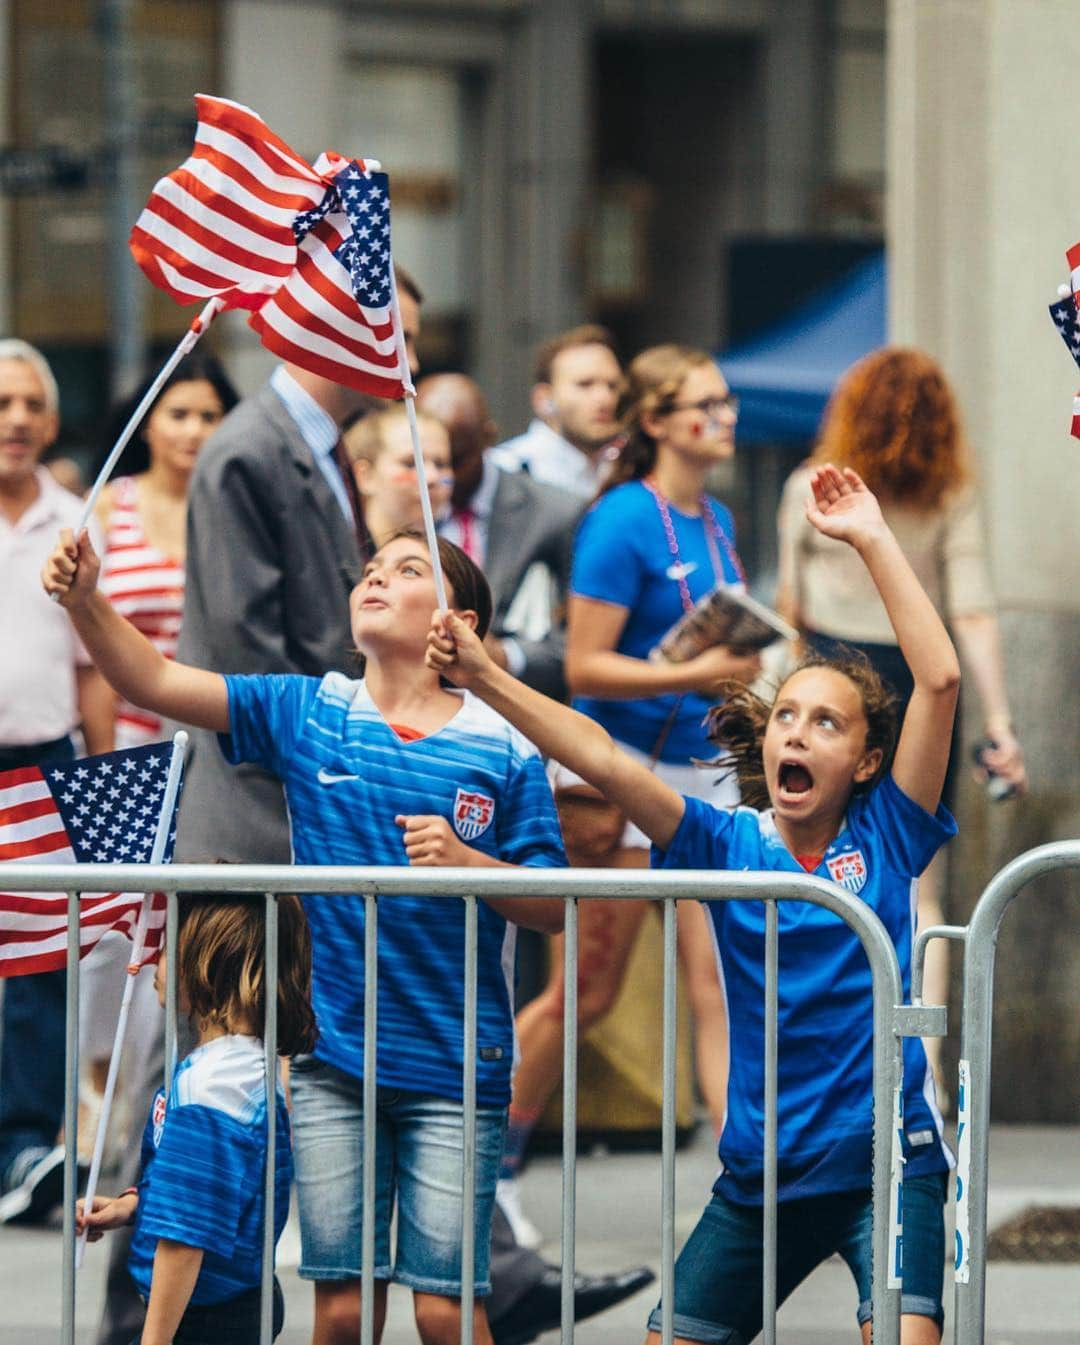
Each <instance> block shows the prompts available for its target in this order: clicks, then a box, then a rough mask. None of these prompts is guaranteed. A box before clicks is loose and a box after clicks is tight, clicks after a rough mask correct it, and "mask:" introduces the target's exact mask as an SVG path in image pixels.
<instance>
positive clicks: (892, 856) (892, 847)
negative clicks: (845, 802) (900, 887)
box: [852, 774, 956, 878]
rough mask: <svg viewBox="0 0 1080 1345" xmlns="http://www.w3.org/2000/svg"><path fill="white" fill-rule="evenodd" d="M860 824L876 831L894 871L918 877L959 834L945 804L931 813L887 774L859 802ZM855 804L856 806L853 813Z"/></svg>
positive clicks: (880, 850) (877, 842)
mask: <svg viewBox="0 0 1080 1345" xmlns="http://www.w3.org/2000/svg"><path fill="white" fill-rule="evenodd" d="M859 806H860V810H861V816H860V822H861V825H862V826H863V827H868V828H872V829H873V830H874V831H875V832H876V836H875V842H876V847H878V853H879V854H880V855H882V857H883V858H885V859H886V861H887V862H888V863H889V865H890V867H891V868H892V869H893V871H894V872H896V873H900V874H906V875H908V876H909V877H912V878H917V877H918V876H919V874H920V873H922V872H923V870H924V869H925V868H926V866H927V865H928V864H929V863H930V861H931V860H932V859H933V857H934V856H935V855H936V854H937V852H938V851H939V850H940V849H941V847H942V846H943V845H944V844H945V843H946V841H949V840H951V839H952V837H953V836H955V835H956V822H955V821H954V819H953V816H952V814H951V813H950V812H949V810H948V809H947V808H946V807H945V805H944V804H942V803H939V804H938V806H937V810H936V811H935V812H934V813H932V814H931V813H928V812H927V811H926V809H925V808H923V807H921V806H920V805H919V804H918V803H916V802H915V800H914V799H910V798H908V796H907V795H906V794H905V793H904V791H903V790H902V789H901V788H900V786H899V785H898V784H897V783H896V781H895V780H894V779H893V777H892V775H891V774H890V775H886V776H885V777H884V779H883V780H882V781H881V783H880V784H879V785H877V787H876V788H874V789H872V790H871V791H870V793H869V794H867V795H865V796H863V797H862V798H860V800H859ZM854 811H855V805H854V804H853V805H852V812H854Z"/></svg>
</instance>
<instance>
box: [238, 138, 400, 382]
mask: <svg viewBox="0 0 1080 1345" xmlns="http://www.w3.org/2000/svg"><path fill="white" fill-rule="evenodd" d="M328 160H329V156H325V157H324V159H322V160H320V164H322V163H324V162H327V161H328ZM337 163H338V168H337V171H336V172H335V173H334V174H333V188H332V190H331V191H329V192H327V195H326V199H325V200H324V201H323V203H322V204H321V206H320V207H319V208H318V209H316V210H312V211H308V212H306V213H304V214H300V215H297V217H296V222H295V226H294V228H295V233H296V239H297V243H298V245H299V257H298V260H297V264H296V267H295V268H294V270H293V271H292V273H291V275H290V276H289V278H288V279H287V280H286V281H285V283H284V285H282V287H281V288H280V289H279V290H278V292H277V293H276V294H275V295H274V297H273V298H271V299H268V300H267V302H266V303H265V304H263V306H262V307H261V308H260V309H259V311H258V312H257V313H253V314H252V316H251V319H250V322H251V326H252V327H254V329H255V330H256V331H257V332H258V333H259V337H260V339H261V341H262V343H263V345H264V346H266V347H267V349H268V350H272V351H273V352H274V353H275V354H277V355H280V356H281V357H282V359H286V360H291V361H292V363H294V364H299V365H301V366H302V367H303V368H305V369H310V370H311V371H312V372H313V373H317V374H322V375H323V377H324V378H329V379H332V380H333V381H334V382H335V383H343V384H345V386H346V387H352V388H356V389H358V390H359V391H360V392H368V393H371V394H372V395H373V396H376V397H392V398H401V397H403V396H404V395H405V383H404V380H403V377H402V372H401V359H400V352H399V349H398V345H397V341H396V337H395V333H394V323H393V316H392V315H393V309H392V304H391V299H392V296H393V274H392V269H391V268H392V262H391V254H390V182H389V179H388V178H387V176H386V174H385V173H374V172H368V171H366V170H365V169H364V168H363V167H362V166H361V165H360V164H358V163H356V162H355V161H353V160H338V161H337ZM406 377H407V373H406Z"/></svg>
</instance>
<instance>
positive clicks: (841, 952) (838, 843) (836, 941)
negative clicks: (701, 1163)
mask: <svg viewBox="0 0 1080 1345" xmlns="http://www.w3.org/2000/svg"><path fill="white" fill-rule="evenodd" d="M685 802H686V813H685V816H684V817H683V820H682V823H681V824H680V826H679V829H678V831H677V832H676V834H675V836H674V838H673V839H672V842H671V845H670V847H669V848H668V849H667V850H666V851H660V850H657V849H655V848H654V850H653V855H652V863H653V866H654V867H656V868H676V869H741V870H745V871H757V870H765V871H770V870H771V871H773V872H787V873H802V872H804V870H803V868H802V866H801V865H800V864H799V862H798V861H797V860H796V859H795V858H794V857H793V856H792V855H791V853H790V852H789V851H788V849H787V847H786V846H785V844H784V842H783V841H782V840H781V838H780V835H779V833H778V832H777V830H776V825H775V822H774V820H773V815H772V812H771V811H769V812H764V813H758V812H756V811H754V810H753V809H751V808H735V809H730V810H728V809H719V808H714V807H712V806H711V805H710V804H708V803H703V802H701V801H700V800H699V799H692V798H687V799H686V800H685ZM955 834H956V823H955V822H954V821H953V819H952V817H951V816H950V815H949V813H948V812H947V810H946V809H945V808H944V807H941V806H939V807H938V810H937V813H936V815H935V816H933V817H931V816H930V814H929V813H927V812H926V811H925V810H924V809H923V808H920V807H919V805H918V804H916V803H915V802H913V801H912V800H911V799H909V798H908V797H907V795H906V794H904V793H903V792H902V790H901V789H900V788H899V786H898V785H897V784H896V782H895V781H894V780H893V779H892V777H891V776H887V777H886V778H885V779H884V780H882V781H881V783H880V784H878V785H877V786H876V787H875V788H874V789H873V790H871V791H870V792H869V793H868V794H865V795H855V796H853V797H852V799H851V802H850V804H849V805H848V812H847V817H846V818H845V820H844V824H843V827H842V829H841V831H840V834H839V835H838V836H837V837H836V839H835V840H834V841H833V842H832V844H831V845H830V846H829V848H828V849H827V850H826V852H825V854H824V856H823V858H822V862H821V864H820V865H819V866H818V868H817V869H816V870H815V874H816V875H817V876H818V877H820V878H828V879H831V880H832V881H833V882H837V883H840V884H841V885H842V886H844V887H847V888H848V889H849V890H850V891H852V892H856V893H857V894H858V896H859V898H860V899H861V900H862V901H864V902H866V904H867V905H868V906H870V907H871V908H872V909H873V910H874V911H875V912H876V914H877V915H878V916H879V917H880V918H881V920H882V922H883V924H884V925H885V927H886V929H887V930H888V931H889V935H890V936H891V938H892V941H893V943H894V945H895V947H896V954H897V959H898V961H899V964H900V970H901V973H902V976H903V983H904V995H905V997H906V996H907V994H908V991H909V986H910V977H911V945H912V935H913V931H914V925H915V895H916V879H917V876H918V874H920V873H922V871H923V870H924V869H925V868H926V866H927V864H929V862H930V860H931V859H932V858H933V856H934V854H935V853H936V851H937V850H938V848H939V847H940V846H941V845H942V844H944V842H945V841H947V840H948V839H949V838H950V837H952V836H954V835H955ZM708 911H709V914H710V917H711V920H712V925H713V930H714V932H715V938H716V949H717V958H718V962H719V967H720V975H721V980H722V983H723V985H724V987H725V993H726V996H727V1003H728V1016H729V1023H730V1034H731V1075H730V1081H729V1084H728V1114H727V1120H726V1123H725V1125H724V1129H723V1132H722V1134H721V1136H720V1144H719V1151H720V1160H721V1165H722V1166H721V1170H720V1175H719V1177H718V1178H717V1181H716V1186H715V1189H716V1190H717V1191H720V1192H722V1193H723V1194H724V1195H725V1196H727V1197H728V1198H729V1199H731V1200H734V1201H738V1202H741V1203H743V1204H760V1203H761V1199H762V1170H763V1149H762V1145H763V1137H764V1069H763V1063H764V1042H765V970H764V946H765V909H764V906H763V905H762V904H761V903H760V902H743V901H738V902H736V901H717V902H710V903H708ZM777 912H778V924H779V953H778V957H779V1029H778V1047H779V1059H778V1064H777V1093H778V1098H779V1102H778V1116H777V1132H778V1135H777V1140H778V1191H779V1196H780V1199H781V1200H794V1199H798V1198H801V1197H804V1196H816V1195H823V1194H826V1193H829V1192H833V1191H845V1190H857V1189H861V1188H863V1187H868V1186H869V1185H870V1181H871V1154H872V1140H873V1119H872V1118H873V1105H872V1103H873V994H872V983H871V975H870V964H869V962H868V960H867V957H866V954H865V952H864V951H863V947H862V944H861V943H860V941H859V939H858V936H857V935H856V934H855V933H854V931H852V930H851V929H850V928H849V926H848V925H846V924H845V923H844V921H843V920H841V919H840V917H839V916H838V915H834V914H833V913H832V912H830V911H827V910H826V909H825V908H824V907H821V906H816V905H813V904H811V903H810V902H801V901H798V902H796V901H783V902H779V903H778V904H777ZM903 1152H904V1158H905V1165H904V1173H905V1175H907V1176H917V1175H920V1174H922V1173H927V1172H944V1171H946V1170H947V1169H948V1168H949V1167H951V1166H952V1155H951V1154H950V1153H949V1151H948V1149H947V1148H946V1146H945V1143H944V1140H943V1139H942V1118H941V1114H940V1112H939V1111H938V1108H937V1104H936V1102H935V1100H934V1089H933V1078H932V1075H931V1072H930V1069H929V1067H928V1065H927V1062H926V1053H925V1051H924V1050H923V1045H922V1042H921V1041H920V1040H919V1039H918V1038H917V1037H908V1038H906V1039H905V1041H904V1138H903Z"/></svg>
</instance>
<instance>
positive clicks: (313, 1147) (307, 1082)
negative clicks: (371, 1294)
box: [290, 1056, 506, 1298]
mask: <svg viewBox="0 0 1080 1345" xmlns="http://www.w3.org/2000/svg"><path fill="white" fill-rule="evenodd" d="M290 1087H291V1091H292V1103H293V1108H292V1142H293V1161H294V1163H295V1167H296V1191H297V1196H298V1204H299V1212H300V1248H301V1256H300V1275H301V1276H302V1277H303V1278H304V1279H308V1280H351V1279H358V1278H359V1276H360V1239H361V1228H362V1215H363V1121H364V1117H363V1094H362V1089H363V1084H362V1082H361V1080H359V1079H355V1078H353V1077H352V1076H351V1075H349V1074H344V1073H343V1072H342V1071H341V1070H339V1069H335V1068H334V1066H333V1065H328V1064H327V1063H326V1062H325V1061H322V1060H317V1059H315V1057H314V1056H299V1057H297V1058H296V1059H295V1060H294V1061H293V1063H292V1070H291V1073H290ZM505 1129H506V1110H505V1108H502V1107H477V1109H476V1241H475V1258H474V1262H473V1275H474V1284H475V1286H476V1289H475V1292H476V1295H477V1297H478V1298H479V1297H482V1296H484V1295H487V1294H489V1293H490V1292H491V1284H490V1281H489V1279H488V1258H489V1251H490V1247H489V1244H490V1241H491V1214H492V1209H493V1206H494V1203H495V1178H496V1176H497V1174H498V1170H499V1162H500V1160H501V1158H502V1148H503V1137H504V1133H505ZM463 1138H464V1108H463V1106H462V1104H461V1103H460V1102H456V1101H453V1100H451V1099H449V1098H441V1097H431V1096H430V1095H428V1094H424V1093H413V1092H406V1091H404V1090H403V1089H396V1088H379V1089H378V1090H377V1092H376V1104H375V1277H376V1279H380V1280H393V1281H394V1282H395V1283H396V1284H404V1285H407V1286H408V1287H409V1288H410V1289H414V1290H418V1291H419V1292H420V1293H425V1294H440V1295H442V1296H444V1297H446V1298H460V1297H461V1225H462V1215H463V1206H462V1199H461V1182H462V1154H463V1152H464V1144H463ZM395 1201H396V1202H397V1247H396V1252H395V1255H394V1258H393V1261H391V1257H390V1216H391V1213H392V1212H393V1209H394V1203H395Z"/></svg>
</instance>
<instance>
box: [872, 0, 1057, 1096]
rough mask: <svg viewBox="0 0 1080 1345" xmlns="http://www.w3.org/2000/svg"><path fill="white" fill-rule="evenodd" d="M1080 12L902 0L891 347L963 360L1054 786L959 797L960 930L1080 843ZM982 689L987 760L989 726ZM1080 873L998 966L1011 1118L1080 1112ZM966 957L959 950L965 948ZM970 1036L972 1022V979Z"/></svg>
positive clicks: (965, 399)
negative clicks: (1032, 853)
mask: <svg viewBox="0 0 1080 1345" xmlns="http://www.w3.org/2000/svg"><path fill="white" fill-rule="evenodd" d="M1077 17H1078V15H1077V10H1076V5H1075V3H1074V2H1073V0H890V3H889V30H888V93H887V99H888V119H887V120H888V148H887V156H888V163H887V167H888V205H887V214H888V241H889V268H890V295H889V304H890V327H891V339H892V340H894V341H896V342H900V343H911V344H915V345H919V346H921V347H923V348H925V349H927V350H929V351H930V352H931V353H933V354H934V355H935V356H937V357H938V358H939V359H940V360H941V361H942V363H943V364H944V366H945V368H946V370H947V372H948V374H949V376H950V378H951V379H952V380H953V382H954V383H955V386H956V388H957V390H958V393H959V396H960V400H961V404H962V406H963V409H964V413H965V418H966V424H967V427H968V430H969V432H970V436H971V440H972V443H973V446H974V449H975V453H976V457H977V466H978V473H979V478H980V482H981V488H982V493H983V503H984V508H985V523H986V533H987V539H988V551H989V556H990V560H991V565H992V571H993V575H994V579H995V583H996V588H997V593H998V600H999V612H1000V618H1001V625H1002V635H1003V639H1004V644H1005V650H1006V664H1007V673H1008V682H1009V694H1010V701H1011V707H1012V712H1013V718H1014V720H1015V723H1016V728H1017V732H1018V734H1019V736H1020V739H1021V741H1022V742H1023V744H1024V747H1025V750H1026V752H1027V754H1028V761H1029V768H1030V773H1031V778H1032V790H1031V794H1030V796H1029V797H1028V798H1027V799H1024V800H1021V801H1020V802H1018V803H1008V804H991V803H989V802H988V801H987V799H986V797H985V795H984V794H983V792H982V790H981V789H979V788H978V787H976V786H973V785H971V784H970V783H969V782H968V780H967V775H968V772H967V770H966V767H965V768H964V770H963V772H962V774H963V776H964V783H963V784H962V786H961V789H960V793H959V796H958V813H959V816H958V820H959V822H960V826H961V837H960V839H959V840H958V841H957V842H955V843H954V845H953V847H952V861H951V881H950V890H949V907H948V910H947V918H949V919H951V920H953V921H956V922H961V923H962V922H964V921H966V919H967V918H968V915H969V914H970V911H971V908H972V906H973V904H974V902H975V901H976V899H977V898H978V895H979V893H980V891H981V890H982V888H983V886H984V885H985V883H986V882H987V881H988V880H989V878H990V877H991V876H992V875H993V874H994V872H996V871H997V870H998V869H999V868H1000V867H1001V866H1002V865H1003V864H1004V863H1006V862H1007V861H1008V860H1009V859H1010V858H1012V857H1013V856H1014V855H1016V854H1018V853H1020V852H1021V851H1023V850H1026V849H1028V848H1031V847H1032V846H1035V845H1039V844H1042V843H1044V842H1047V841H1051V840H1060V839H1064V838H1069V837H1076V836H1078V835H1080V523H1078V519H1080V444H1078V443H1077V442H1076V441H1075V440H1073V439H1071V438H1070V437H1069V420H1070V416H1071V407H1072V395H1073V393H1074V392H1075V391H1076V388H1077V387H1078V386H1080V373H1078V372H1077V370H1076V369H1075V368H1074V367H1073V365H1072V361H1071V359H1070V357H1069V355H1068V352H1067V351H1066V349H1065V347H1064V345H1063V343H1062V341H1061V339H1060V337H1059V336H1058V335H1057V333H1056V331H1055V330H1054V328H1053V326H1052V324H1051V322H1050V319H1049V317H1048V315H1047V312H1046V306H1047V304H1048V303H1049V302H1051V301H1052V300H1053V299H1054V297H1055V293H1056V289H1057V286H1058V284H1059V283H1060V282H1061V281H1063V280H1065V279H1066V278H1067V274H1066V269H1065V262H1064V257H1063V252H1064V249H1065V248H1066V247H1069V246H1071V245H1072V244H1073V243H1075V242H1076V241H1077V240H1078V239H1080V177H1078V174H1077V172H1076V152H1075V139H1076V137H1075V127H1076V102H1077V83H1076V70H1077V68H1078V66H1080V25H1078V24H1077V22H1076V20H1077ZM972 680H973V679H972V678H971V676H970V675H968V676H967V678H966V682H967V690H966V693H965V712H964V726H963V727H964V735H963V736H964V750H965V759H967V756H966V754H967V752H968V749H969V747H970V744H971V742H972V741H973V740H974V739H975V738H977V737H978V736H980V735H981V729H982V725H981V720H980V716H979V707H978V702H977V698H976V697H975V695H974V692H973V688H972V686H971V683H972ZM1078 891H1080V874H1076V873H1071V874H1063V875H1061V876H1059V877H1055V878H1047V879H1044V880H1042V881H1040V882H1039V883H1037V884H1035V885H1033V886H1032V888H1031V889H1029V890H1028V891H1027V892H1026V893H1025V894H1022V895H1021V897H1020V898H1019V899H1018V900H1017V902H1016V903H1015V905H1014V907H1013V909H1012V911H1011V912H1010V914H1009V916H1008V918H1007V920H1006V922H1005V925H1004V930H1003V935H1002V939H1001V943H1000V951H999V955H998V976H997V992H996V993H997V1002H996V1009H995V1018H994V1043H995V1052H994V1076H993V1107H994V1114H995V1116H996V1117H997V1118H999V1119H1001V1120H1016V1121H1066V1120H1073V1119H1075V1117H1076V1114H1077V1109H1078V1107H1080V1073H1078V1071H1077V1069H1076V1061H1077V1058H1078V1056H1080V902H1078V901H1077V899H1076V897H1077V892H1078ZM954 958H955V962H956V963H957V964H959V960H960V958H959V954H955V955H954ZM954 972H955V974H954V977H953V988H952V989H953V993H952V1009H951V1012H950V1023H951V1030H952V1036H953V1039H954V1040H958V1031H959V1004H958V994H959V987H960V981H959V966H958V965H957V966H956V967H955V968H954Z"/></svg>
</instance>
